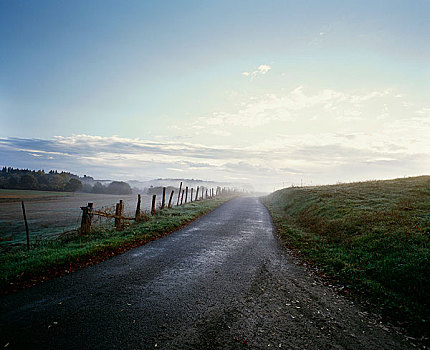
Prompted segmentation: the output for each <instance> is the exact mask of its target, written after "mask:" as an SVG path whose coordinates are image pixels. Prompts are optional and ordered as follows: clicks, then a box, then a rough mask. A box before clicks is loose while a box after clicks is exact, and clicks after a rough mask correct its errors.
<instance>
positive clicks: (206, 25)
mask: <svg viewBox="0 0 430 350" xmlns="http://www.w3.org/2000/svg"><path fill="white" fill-rule="evenodd" d="M429 13H430V2H428V1H424V0H421V1H420V0H417V1H406V0H405V1H392V0H390V1H384V0H383V1H378V2H375V1H347V2H340V1H324V2H321V1H270V0H269V1H265V2H261V1H231V0H229V1H213V2H202V1H181V2H179V1H156V2H155V1H126V2H123V1H112V0H103V1H101V0H94V1H91V2H88V1H82V0H78V1H68V2H66V1H62V2H59V1H49V0H48V1H36V0H35V1H31V2H29V1H8V0H0V165H1V166H3V165H6V166H13V167H20V168H32V169H40V168H43V169H45V170H49V169H58V170H66V171H71V172H73V173H78V174H80V175H83V174H87V175H91V176H94V177H96V178H110V179H118V180H132V179H136V180H148V179H151V178H196V179H204V180H214V181H226V182H247V183H250V184H252V185H253V186H254V188H255V189H256V190H261V191H271V190H273V189H274V188H280V187H283V186H289V185H291V184H292V183H295V184H298V183H300V182H301V181H303V184H307V185H308V184H327V183H335V182H338V181H343V182H346V181H359V180H368V179H386V178H395V177H403V176H415V175H422V174H428V173H429V169H430V141H429V135H430V101H429V96H430V84H429V82H430V65H429V62H430V45H429V44H428V43H429V39H430V35H429V34H430V21H429V19H428V14H429Z"/></svg>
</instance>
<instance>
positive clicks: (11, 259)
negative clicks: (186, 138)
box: [0, 195, 232, 293]
mask: <svg viewBox="0 0 430 350" xmlns="http://www.w3.org/2000/svg"><path fill="white" fill-rule="evenodd" d="M231 198H232V196H228V195H226V196H220V197H216V198H212V199H209V200H203V201H198V202H193V203H187V204H185V205H183V206H179V207H173V208H171V209H163V210H160V211H158V212H157V213H156V214H155V215H154V216H148V217H147V219H148V221H145V222H142V223H138V224H134V225H131V226H128V227H126V228H125V229H124V230H123V231H120V232H118V231H115V230H114V229H109V230H102V231H96V232H92V233H91V234H89V235H79V234H74V235H71V236H68V237H63V238H61V237H60V238H59V239H56V240H47V241H41V242H39V243H37V244H36V245H33V246H32V247H31V250H30V251H28V252H27V251H26V250H25V249H23V248H22V249H15V250H12V251H9V252H6V253H3V254H2V255H1V256H0V291H2V292H3V293H5V292H8V291H13V290H16V289H21V288H23V287H26V286H30V285H34V284H37V283H39V282H41V281H43V280H47V279H52V278H54V277H57V276H61V275H65V274H67V273H69V272H72V271H74V270H77V269H79V268H81V267H84V266H88V265H92V264H94V263H97V262H100V261H103V260H106V259H108V258H109V257H111V256H114V255H117V254H120V253H123V252H124V251H127V250H129V249H130V248H133V247H136V246H139V245H141V244H144V243H147V242H149V241H151V240H154V239H156V238H159V237H161V236H163V235H165V234H167V233H169V232H172V231H175V230H177V229H179V228H181V227H182V226H184V225H186V224H188V223H190V222H191V221H193V220H195V219H196V218H198V217H199V216H201V215H203V214H206V213H208V212H210V211H212V210H213V209H215V208H216V207H218V206H219V205H221V204H222V203H224V202H226V201H227V200H229V199H231Z"/></svg>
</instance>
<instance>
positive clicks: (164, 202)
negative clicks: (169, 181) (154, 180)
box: [161, 187, 166, 209]
mask: <svg viewBox="0 0 430 350" xmlns="http://www.w3.org/2000/svg"><path fill="white" fill-rule="evenodd" d="M165 205H166V187H163V199H162V200H161V209H164V206H165Z"/></svg>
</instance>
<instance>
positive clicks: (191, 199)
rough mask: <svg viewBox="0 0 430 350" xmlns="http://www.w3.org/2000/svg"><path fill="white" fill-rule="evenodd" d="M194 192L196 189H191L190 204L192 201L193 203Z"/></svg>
mask: <svg viewBox="0 0 430 350" xmlns="http://www.w3.org/2000/svg"><path fill="white" fill-rule="evenodd" d="M193 190H194V188H192V187H191V193H190V202H192V201H193Z"/></svg>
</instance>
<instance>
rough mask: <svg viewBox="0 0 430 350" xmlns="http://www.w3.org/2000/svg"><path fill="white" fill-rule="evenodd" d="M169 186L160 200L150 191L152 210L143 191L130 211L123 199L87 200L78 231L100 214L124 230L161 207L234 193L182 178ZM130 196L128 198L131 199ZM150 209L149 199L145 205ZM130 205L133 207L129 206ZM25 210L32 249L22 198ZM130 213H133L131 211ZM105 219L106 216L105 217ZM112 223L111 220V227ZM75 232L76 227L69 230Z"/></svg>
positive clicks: (87, 227) (84, 230) (90, 225)
mask: <svg viewBox="0 0 430 350" xmlns="http://www.w3.org/2000/svg"><path fill="white" fill-rule="evenodd" d="M166 190H167V188H166V187H163V188H162V194H161V195H160V193H158V196H159V197H161V198H160V199H159V201H158V203H157V194H151V196H152V198H151V202H150V210H149V211H144V210H142V209H141V203H142V196H141V195H140V194H138V195H137V204H136V210H134V209H132V210H133V212H132V213H133V214H131V212H130V210H127V214H126V213H125V210H124V202H123V200H120V201H119V202H118V203H116V205H115V206H114V207H113V208H112V207H111V208H109V207H105V208H100V209H95V208H94V204H93V203H92V202H90V203H88V204H87V205H86V206H83V207H80V209H81V213H82V217H81V219H80V228H79V230H78V232H79V233H80V234H82V235H83V234H88V233H90V232H91V230H92V229H94V225H97V222H95V218H96V217H97V218H99V224H101V223H102V222H106V221H105V219H106V220H111V219H112V220H113V221H114V228H115V229H116V230H118V231H122V230H123V229H124V227H125V226H127V225H130V224H131V223H132V222H133V221H134V222H140V221H145V220H148V219H149V216H150V215H155V214H156V213H157V212H158V211H160V210H163V209H166V208H172V207H173V206H175V204H176V206H181V205H184V204H187V203H191V202H195V201H199V200H203V199H211V198H214V197H217V196H219V195H221V194H226V193H232V192H234V191H233V190H232V189H230V188H226V187H224V188H221V187H219V186H218V187H216V188H206V187H200V186H197V187H196V188H192V187H190V188H189V187H188V186H185V188H183V183H182V182H181V183H180V185H179V190H178V189H173V190H171V191H170V194H169V193H166ZM175 195H176V196H175ZM146 198H147V199H146V200H145V202H146V203H148V202H147V201H148V200H149V198H148V197H146ZM129 201H130V198H129V199H128V203H129ZM145 207H146V208H148V209H149V203H148V204H147V205H146V206H145ZM129 209H130V207H129ZM22 214H23V217H24V222H25V228H26V239H27V250H29V249H30V232H29V231H30V230H29V225H28V222H27V216H26V211H25V204H24V202H23V201H22ZM130 214H131V215H130ZM102 219H103V220H102ZM110 225H111V224H109V227H112V226H110ZM69 232H70V233H72V234H73V232H76V230H74V231H69Z"/></svg>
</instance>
